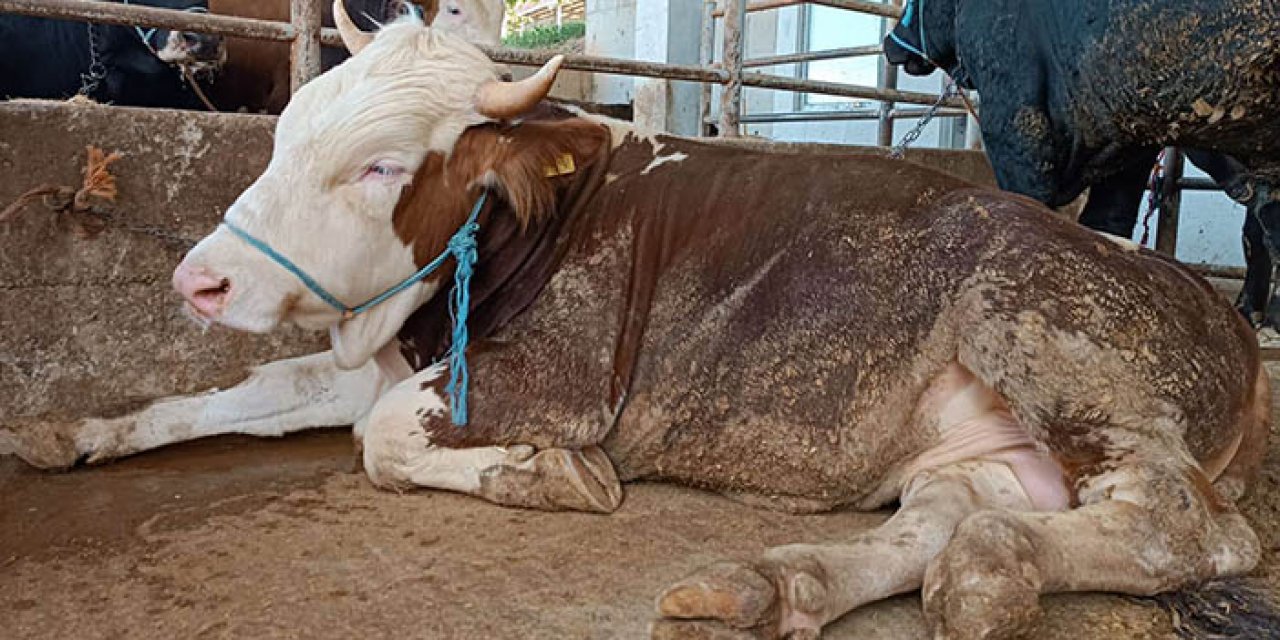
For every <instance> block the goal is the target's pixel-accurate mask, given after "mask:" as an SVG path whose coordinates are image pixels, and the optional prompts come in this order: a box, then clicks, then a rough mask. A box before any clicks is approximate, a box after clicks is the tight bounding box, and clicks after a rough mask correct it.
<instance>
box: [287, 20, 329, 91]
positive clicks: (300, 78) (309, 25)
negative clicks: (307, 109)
mask: <svg viewBox="0 0 1280 640" xmlns="http://www.w3.org/2000/svg"><path fill="white" fill-rule="evenodd" d="M324 1H325V0H289V9H290V12H291V14H290V15H291V18H290V21H291V22H292V23H293V28H294V29H295V30H296V31H295V33H296V35H295V36H294V38H293V46H292V49H291V50H290V54H289V61H290V64H291V66H290V67H289V70H290V73H289V88H290V91H291V92H295V93H296V92H297V91H298V89H300V88H301V87H302V85H304V84H306V83H308V82H310V81H311V80H312V78H315V77H316V76H318V75H320V16H321V12H320V3H321V2H324Z"/></svg>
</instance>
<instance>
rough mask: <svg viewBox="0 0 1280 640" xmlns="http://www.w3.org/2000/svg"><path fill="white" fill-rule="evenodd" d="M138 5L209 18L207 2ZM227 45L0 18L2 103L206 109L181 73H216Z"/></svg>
mask: <svg viewBox="0 0 1280 640" xmlns="http://www.w3.org/2000/svg"><path fill="white" fill-rule="evenodd" d="M135 4H140V5H146V6H151V7H160V8H165V9H177V10H184V11H207V10H208V3H207V2H205V0H141V1H138V2H135ZM223 55H224V50H223V48H222V39H221V38H220V37H218V36H210V35H204V34H199V33H184V32H179V31H167V30H164V29H141V28H134V27H124V26H115V25H104V24H93V23H85V22H74V21H69V20H51V19H46V18H28V17H22V16H13V15H0V98H48V99H54V100H58V99H65V98H70V97H72V96H74V95H76V94H80V93H83V94H84V95H85V96H87V97H89V98H92V99H94V100H97V101H98V102H104V103H111V104H118V105H125V106H140V107H173V108H192V109H195V108H202V106H201V103H200V101H199V98H198V97H197V95H196V93H195V92H194V91H193V90H192V89H191V87H190V86H189V85H188V84H187V79H186V78H184V76H183V74H182V73H181V72H180V70H179V69H178V67H179V66H180V65H181V66H186V67H188V68H189V69H190V70H191V71H193V76H197V77H198V76H204V75H207V74H206V73H205V72H212V71H214V70H216V68H217V67H218V65H219V64H221V62H222V59H223Z"/></svg>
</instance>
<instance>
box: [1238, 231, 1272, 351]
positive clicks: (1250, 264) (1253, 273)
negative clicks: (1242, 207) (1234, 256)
mask: <svg viewBox="0 0 1280 640" xmlns="http://www.w3.org/2000/svg"><path fill="white" fill-rule="evenodd" d="M1242 236H1243V237H1242V241H1241V244H1243V245H1244V263H1245V271H1244V285H1243V286H1242V287H1241V288H1240V295H1239V296H1238V297H1236V309H1238V310H1239V311H1240V313H1241V315H1243V316H1244V317H1245V320H1248V321H1249V324H1251V325H1253V326H1255V327H1258V326H1261V325H1263V324H1264V323H1265V322H1266V321H1267V320H1268V319H1269V318H1268V317H1267V316H1270V315H1271V314H1270V313H1269V312H1270V311H1271V310H1270V309H1268V300H1269V298H1270V294H1271V254H1270V253H1269V252H1268V251H1267V249H1266V245H1265V244H1264V242H1265V240H1264V239H1263V233H1262V224H1261V223H1260V222H1258V219H1257V217H1256V216H1254V215H1253V213H1252V212H1246V213H1245V216H1244V232H1243V234H1242ZM1264 313H1265V315H1264Z"/></svg>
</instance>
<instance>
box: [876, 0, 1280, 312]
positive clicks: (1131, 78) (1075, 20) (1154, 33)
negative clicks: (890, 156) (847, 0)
mask: <svg viewBox="0 0 1280 640" xmlns="http://www.w3.org/2000/svg"><path fill="white" fill-rule="evenodd" d="M1277 41H1280V7H1278V6H1277V4H1276V3H1274V2H1251V1H1248V0H1203V1H1196V2H1192V1H1190V0H1175V1H1173V2H1154V1H1152V0H1120V1H1116V2H1101V1H1099V0H1085V1H1083V2H1075V3H1056V2H1049V1H1047V0H1017V1H1014V0H994V1H987V2H980V3H978V2H963V1H962V0H928V1H927V2H926V1H925V0H908V2H907V5H906V7H905V12H904V15H903V18H902V20H900V21H899V24H898V25H897V27H896V28H895V29H894V30H893V31H892V32H891V33H890V34H889V35H888V36H887V37H886V38H885V40H884V48H885V55H886V56H887V57H888V59H889V61H890V62H891V63H893V64H899V65H903V67H904V68H905V69H906V71H907V72H908V73H910V74H913V75H925V74H928V73H931V72H933V70H934V69H935V68H942V69H944V70H946V71H947V72H948V73H950V74H951V75H952V76H953V77H954V78H956V80H957V81H958V82H960V83H961V85H963V86H965V87H967V88H970V89H977V90H980V91H982V97H983V114H982V115H983V117H982V130H983V141H984V143H985V144H986V147H987V152H988V155H989V156H990V158H991V163H992V166H993V168H994V169H995V172H996V177H997V179H998V180H999V183H1000V186H1001V187H1003V188H1005V189H1008V190H1010V191H1015V192H1018V193H1023V194H1026V195H1029V196H1032V197H1034V198H1036V199H1037V200H1040V201H1041V202H1044V203H1046V204H1048V205H1050V206H1061V205H1064V204H1067V203H1068V202H1070V201H1072V200H1073V199H1075V198H1076V197H1077V196H1079V195H1080V194H1081V193H1082V192H1083V191H1084V189H1086V188H1089V189H1090V197H1089V202H1088V205H1087V206H1086V208H1085V210H1084V212H1083V214H1082V215H1081V218H1080V221H1081V222H1082V223H1084V224H1085V225H1087V226H1089V227H1091V228H1094V229H1097V230H1099V231H1106V232H1109V233H1113V234H1117V235H1122V236H1125V237H1128V236H1129V235H1130V234H1132V232H1133V227H1134V223H1135V221H1136V210H1137V205H1138V201H1139V199H1140V198H1141V193H1142V187H1143V185H1145V183H1146V178H1147V172H1148V171H1149V170H1150V168H1151V164H1152V162H1151V161H1152V158H1154V157H1155V155H1156V152H1157V150H1158V149H1159V148H1160V147H1163V146H1169V145H1175V146H1181V147H1187V148H1191V149H1196V150H1198V151H1196V152H1195V153H1194V154H1192V155H1191V158H1192V160H1193V161H1194V162H1196V163H1197V164H1200V165H1201V166H1202V168H1205V169H1206V170H1207V171H1209V172H1210V173H1211V175H1213V176H1214V177H1215V179H1217V180H1218V181H1219V184H1221V185H1223V187H1224V189H1227V188H1229V187H1231V186H1232V185H1233V184H1234V185H1236V189H1235V191H1236V193H1235V194H1233V197H1236V198H1237V199H1238V200H1240V201H1242V202H1244V203H1245V204H1246V205H1247V206H1248V208H1249V212H1250V218H1251V219H1250V220H1249V221H1248V222H1247V223H1246V229H1245V232H1246V247H1247V252H1248V253H1249V256H1248V260H1249V265H1250V269H1251V270H1252V271H1253V272H1254V273H1252V274H1251V275H1250V286H1248V287H1246V289H1247V290H1252V291H1253V293H1252V294H1246V295H1245V296H1242V298H1241V300H1240V302H1239V303H1238V305H1237V306H1238V307H1239V308H1240V309H1241V310H1242V311H1244V312H1246V314H1247V315H1250V316H1254V315H1255V314H1254V312H1255V311H1258V310H1260V309H1261V308H1262V307H1263V306H1264V305H1265V304H1266V295H1265V293H1260V292H1263V291H1265V289H1266V285H1267V280H1269V278H1270V273H1269V271H1270V267H1269V262H1270V258H1271V257H1273V256H1274V254H1275V252H1276V249H1277V242H1278V241H1280V235H1277V232H1280V215H1274V214H1270V213H1269V212H1270V211H1271V210H1272V209H1275V208H1276V207H1275V203H1273V202H1272V200H1271V199H1270V196H1269V193H1270V191H1271V190H1272V189H1271V185H1272V184H1274V183H1275V181H1276V180H1277V179H1280V92H1277V91H1276V87H1277V86H1280V49H1278V48H1277V47H1276V46H1275V43H1276V42H1277ZM1215 154H1217V155H1215ZM1232 167H1234V168H1232ZM1240 185H1252V187H1249V188H1248V189H1247V191H1246V190H1245V189H1242V188H1240ZM1263 245H1265V246H1266V247H1267V249H1268V250H1269V252H1270V253H1271V254H1273V255H1272V256H1266V255H1264V253H1265V252H1261V251H1255V250H1253V249H1257V248H1258V247H1260V246H1263ZM1259 283H1261V284H1259ZM1259 296H1261V297H1259ZM1252 319H1254V320H1255V321H1257V320H1258V319H1259V318H1257V317H1254V318H1252Z"/></svg>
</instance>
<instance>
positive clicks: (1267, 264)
mask: <svg viewBox="0 0 1280 640" xmlns="http://www.w3.org/2000/svg"><path fill="white" fill-rule="evenodd" d="M1273 198H1274V195H1273V191H1272V188H1271V187H1270V185H1265V186H1262V187H1260V188H1259V189H1258V193H1257V194H1256V195H1255V196H1254V199H1253V202H1251V203H1250V204H1249V212H1248V214H1247V215H1248V217H1249V219H1250V220H1252V221H1254V222H1255V223H1256V226H1257V228H1258V231H1256V232H1255V236H1256V238H1255V240H1254V242H1255V243H1256V246H1258V247H1261V248H1255V249H1254V253H1256V254H1259V258H1258V265H1259V269H1261V272H1260V273H1259V275H1258V276H1257V278H1258V279H1260V280H1262V281H1263V283H1264V284H1263V289H1264V290H1265V289H1271V287H1270V286H1269V285H1270V284H1271V278H1272V276H1273V275H1274V273H1273V270H1274V267H1275V264H1276V257H1277V252H1276V248H1277V246H1278V245H1280V201H1276V200H1275V199H1273ZM1257 300H1258V301H1259V308H1261V301H1263V300H1266V301H1267V311H1266V314H1265V315H1264V316H1263V319H1262V326H1264V327H1275V328H1280V299H1277V296H1275V295H1274V294H1273V295H1271V296H1270V297H1268V295H1267V294H1266V293H1263V294H1261V297H1259V298H1257Z"/></svg>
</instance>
